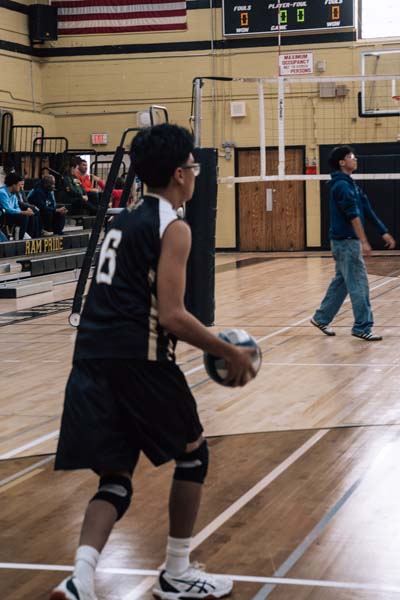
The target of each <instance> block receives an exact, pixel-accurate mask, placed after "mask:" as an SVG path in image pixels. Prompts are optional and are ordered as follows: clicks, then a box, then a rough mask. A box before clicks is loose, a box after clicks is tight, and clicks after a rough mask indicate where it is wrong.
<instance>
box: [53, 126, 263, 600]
mask: <svg viewBox="0 0 400 600" xmlns="http://www.w3.org/2000/svg"><path fill="white" fill-rule="evenodd" d="M192 152H193V140H192V137H191V135H190V134H189V132H188V131H187V130H186V129H184V128H181V127H178V126H176V125H169V124H164V125H158V126H155V127H152V128H149V129H146V130H142V131H140V132H139V133H138V134H137V135H136V137H135V138H134V140H133V142H132V148H131V159H132V161H133V163H134V169H135V172H136V174H137V175H138V177H139V178H140V179H141V180H142V181H143V182H144V183H145V184H146V185H147V193H146V195H144V197H143V198H141V199H140V200H139V201H138V202H137V203H136V204H135V205H132V206H130V207H129V208H127V209H126V210H125V211H124V212H123V213H121V214H120V215H119V217H118V218H117V219H116V220H115V221H114V222H113V226H112V228H111V229H110V231H109V232H108V233H107V235H106V238H105V240H104V242H103V245H102V249H101V253H100V257H99V262H98V267H97V272H96V276H95V278H94V279H93V281H92V284H91V288H90V291H89V294H88V298H87V300H86V303H85V307H84V310H83V314H82V319H81V323H80V326H79V330H78V335H77V340H76V346H75V352H74V359H73V367H72V371H71V374H70V377H69V380H68V383H67V388H66V394H65V403H64V411H63V417H62V425H61V432H60V438H59V444H58V448H57V456H56V464H55V468H56V469H82V468H88V469H92V470H94V471H95V472H96V473H97V474H98V475H99V477H100V480H99V487H98V490H97V491H96V493H95V495H94V496H93V498H92V499H91V501H90V502H89V504H88V507H87V510H86V513H85V517H84V522H83V526H82V530H81V536H80V541H79V547H78V550H77V553H76V559H75V567H74V572H73V575H72V576H71V577H68V578H67V579H65V580H64V581H63V582H62V583H61V584H60V585H59V586H57V587H56V588H55V590H53V592H52V593H51V596H50V598H51V600H94V599H95V598H96V596H95V586H94V578H95V569H96V565H97V562H98V560H99V556H100V552H101V551H102V549H103V547H104V545H105V543H106V542H107V539H108V537H109V535H110V533H111V531H112V528H113V526H114V523H115V522H116V521H117V520H119V519H121V518H122V516H123V515H124V513H125V512H126V511H127V509H128V507H129V505H130V502H131V497H132V491H133V490H132V483H131V478H132V474H133V471H134V469H135V466H136V464H137V461H138V458H139V453H140V451H143V452H144V453H145V455H146V456H147V457H148V458H149V459H150V461H151V462H152V463H153V464H154V465H155V466H158V465H161V464H163V463H165V462H167V461H169V460H172V459H174V460H175V461H176V468H175V472H174V477H173V482H172V487H171V493H170V502H169V511H170V530H169V537H168V543H167V550H166V562H165V569H164V570H163V571H162V572H161V573H160V575H159V578H158V581H157V584H156V586H155V588H154V589H153V593H154V595H155V596H156V597H158V598H161V599H169V600H171V599H173V598H180V597H189V598H221V597H223V596H226V595H228V594H229V593H230V591H231V589H232V581H231V579H229V578H228V577H223V576H213V575H210V574H209V573H206V572H204V571H203V570H200V569H198V568H196V567H194V566H192V565H191V564H190V560H189V553H190V540H191V536H192V531H193V527H194V523H195V519H196V515H197V511H198V508H199V504H200V497H201V490H202V484H203V482H204V480H205V477H206V474H207V466H208V449H207V442H206V440H205V439H204V438H203V436H202V430H203V428H202V425H201V423H200V420H199V417H198V414H197V409H196V404H195V401H194V398H193V396H192V394H191V392H190V390H189V387H188V385H187V382H186V380H185V377H184V375H183V373H182V372H181V370H180V369H179V368H178V366H177V365H176V363H175V345H176V340H177V339H181V340H183V341H185V342H188V343H189V344H192V345H194V346H196V347H198V348H200V349H201V350H204V351H208V352H210V353H212V354H213V355H216V356H221V357H223V358H224V359H225V361H226V363H227V365H228V378H229V379H230V380H231V382H232V384H233V385H235V386H240V385H244V384H245V383H246V382H247V381H249V380H250V379H251V378H252V377H253V376H254V371H253V367H252V364H251V355H252V350H251V349H244V348H237V347H235V346H234V345H232V344H228V343H225V342H223V341H222V340H221V339H219V338H218V337H216V336H215V335H213V334H212V333H211V332H210V331H209V330H208V329H207V328H206V327H204V326H203V325H202V324H201V323H200V322H199V321H198V320H197V319H196V318H195V317H194V316H192V315H191V314H190V313H188V312H187V311H186V309H185V306H184V292H185V275H186V263H187V259H188V255H189V251H190V244H191V237H190V229H189V227H188V225H187V224H186V223H185V222H184V221H183V220H181V219H180V218H179V217H178V215H177V213H176V211H177V209H178V208H179V207H181V206H182V204H183V203H184V202H186V201H188V200H190V198H191V197H192V195H193V191H194V185H195V178H196V176H197V175H198V174H199V172H200V165H199V164H197V163H195V162H194V158H193V154H192Z"/></svg>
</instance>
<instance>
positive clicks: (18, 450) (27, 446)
mask: <svg viewBox="0 0 400 600" xmlns="http://www.w3.org/2000/svg"><path fill="white" fill-rule="evenodd" d="M393 281H398V278H389V279H387V280H385V281H383V282H381V283H379V284H378V285H376V286H373V287H371V288H370V292H372V291H374V290H376V289H378V288H381V287H383V286H385V285H388V284H389V283H392V282H393ZM396 287H399V285H397V286H395V288H393V289H396ZM390 291H392V290H390ZM348 302H350V299H349V298H346V300H345V301H344V303H348ZM311 316H312V315H309V316H307V317H304V319H300V320H299V321H296V322H295V323H292V324H291V325H287V326H286V327H282V328H281V329H278V330H277V331H274V332H272V333H269V334H268V335H264V336H263V337H261V338H258V339H257V342H258V343H259V342H263V341H265V340H268V339H270V338H272V337H275V336H277V335H279V334H281V333H285V332H286V331H289V330H290V329H293V328H294V327H297V326H298V325H301V324H302V323H305V322H306V321H308V320H310V318H311ZM202 369H204V365H203V364H201V365H199V366H198V367H195V368H193V369H190V370H189V371H186V372H185V373H184V374H185V376H188V375H192V374H193V373H196V372H197V371H200V370H202ZM58 434H59V430H57V431H53V432H51V433H49V434H47V436H42V437H41V438H37V439H35V440H32V441H31V442H29V443H28V444H25V445H24V446H20V447H19V448H16V449H15V450H11V451H10V452H7V453H6V454H2V455H0V460H6V459H8V458H13V457H14V456H16V455H17V454H20V453H21V452H24V451H25V450H29V449H30V448H33V447H34V446H37V445H39V444H41V443H42V442H45V441H48V440H50V439H53V438H55V437H57V435H58Z"/></svg>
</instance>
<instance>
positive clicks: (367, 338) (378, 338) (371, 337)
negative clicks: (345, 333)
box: [351, 331, 383, 342]
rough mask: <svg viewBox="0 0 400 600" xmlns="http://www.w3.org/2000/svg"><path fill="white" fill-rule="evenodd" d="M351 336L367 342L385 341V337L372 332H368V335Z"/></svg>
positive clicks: (357, 334)
mask: <svg viewBox="0 0 400 600" xmlns="http://www.w3.org/2000/svg"><path fill="white" fill-rule="evenodd" d="M351 335H354V337H357V338H360V340H365V341H366V342H380V341H381V340H383V337H382V336H381V335H377V334H376V333H372V331H368V333H352V334H351Z"/></svg>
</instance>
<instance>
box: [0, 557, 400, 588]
mask: <svg viewBox="0 0 400 600" xmlns="http://www.w3.org/2000/svg"><path fill="white" fill-rule="evenodd" d="M0 569H10V570H11V569H16V570H26V571H61V572H72V571H73V570H74V567H73V566H71V565H45V564H43V565H35V564H25V563H0ZM96 572H97V573H110V574H114V575H136V576H145V575H152V576H154V577H156V576H157V575H158V571H156V570H153V569H122V568H119V569H118V568H112V567H103V568H101V567H99V568H98V569H96ZM219 575H221V573H219ZM224 575H226V574H224ZM227 577H230V578H231V579H233V580H234V581H242V582H246V583H272V584H273V585H296V586H304V587H323V588H337V589H348V590H349V589H350V590H367V591H377V592H394V593H400V587H398V586H394V585H387V584H380V583H357V582H353V581H329V580H327V581H323V580H321V579H291V578H287V577H258V576H256V575H254V576H253V575H231V574H227Z"/></svg>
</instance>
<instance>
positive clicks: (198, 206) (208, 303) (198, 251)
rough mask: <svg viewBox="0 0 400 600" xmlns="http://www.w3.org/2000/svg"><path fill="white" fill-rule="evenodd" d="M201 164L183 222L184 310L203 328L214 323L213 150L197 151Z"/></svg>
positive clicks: (214, 155) (214, 194)
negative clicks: (187, 234)
mask: <svg viewBox="0 0 400 600" xmlns="http://www.w3.org/2000/svg"><path fill="white" fill-rule="evenodd" d="M194 157H195V160H196V162H199V163H201V173H200V175H199V176H198V177H197V180H196V187H195V191H194V195H193V198H192V199H191V200H190V202H188V203H187V205H186V220H187V222H188V223H189V225H190V228H191V230H192V249H191V252H190V256H189V261H188V268H187V282H186V297H185V304H186V308H187V309H188V310H189V311H190V312H191V313H192V314H193V315H194V316H195V317H197V318H198V319H199V320H200V321H201V322H202V323H203V324H204V325H212V324H213V323H214V314H215V228H216V215H217V162H218V154H217V151H216V150H215V149H214V148H197V149H196V150H195V152H194Z"/></svg>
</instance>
